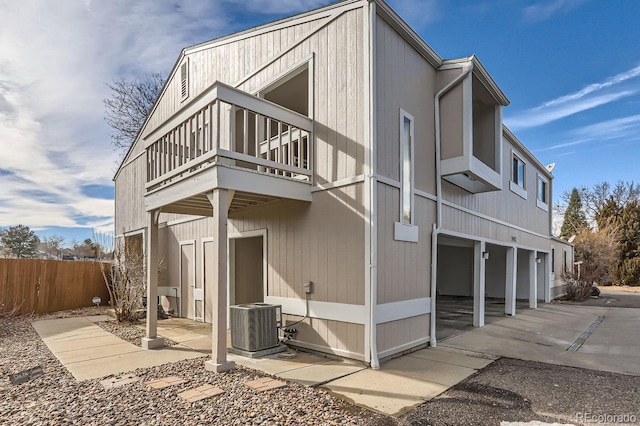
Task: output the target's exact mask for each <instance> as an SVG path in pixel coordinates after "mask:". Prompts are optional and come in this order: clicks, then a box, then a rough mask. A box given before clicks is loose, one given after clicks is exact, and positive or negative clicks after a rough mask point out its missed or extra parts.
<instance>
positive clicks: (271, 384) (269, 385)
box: [244, 377, 287, 392]
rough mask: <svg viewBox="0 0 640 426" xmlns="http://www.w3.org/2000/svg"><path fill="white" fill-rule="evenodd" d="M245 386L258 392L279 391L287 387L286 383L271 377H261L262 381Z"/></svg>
mask: <svg viewBox="0 0 640 426" xmlns="http://www.w3.org/2000/svg"><path fill="white" fill-rule="evenodd" d="M244 384H245V385H247V386H249V387H250V388H251V389H254V390H257V391H258V392H265V391H268V390H272V389H278V388H282V387H284V386H286V385H287V384H286V383H285V382H281V381H280V380H276V379H272V378H270V377H261V378H260V379H256V380H250V381H248V382H244Z"/></svg>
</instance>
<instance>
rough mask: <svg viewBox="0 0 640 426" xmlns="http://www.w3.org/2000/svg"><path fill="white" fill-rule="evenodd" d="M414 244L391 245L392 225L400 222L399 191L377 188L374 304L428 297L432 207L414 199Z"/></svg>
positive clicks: (426, 201) (433, 205)
mask: <svg viewBox="0 0 640 426" xmlns="http://www.w3.org/2000/svg"><path fill="white" fill-rule="evenodd" d="M414 208H415V221H416V223H415V225H416V226H418V228H419V236H418V242H417V243H410V242H405V241H395V240H394V238H393V232H394V230H393V226H394V222H398V221H399V220H400V190H399V189H398V188H394V187H391V186H388V185H385V184H381V183H379V184H378V205H377V209H378V268H377V269H378V294H377V295H378V304H383V303H390V302H399V301H402V300H411V299H419V298H423V297H429V296H430V295H431V284H430V276H431V275H430V274H431V267H430V264H431V225H432V223H433V218H434V217H435V203H434V202H433V201H431V200H427V199H424V198H422V197H415V205H414Z"/></svg>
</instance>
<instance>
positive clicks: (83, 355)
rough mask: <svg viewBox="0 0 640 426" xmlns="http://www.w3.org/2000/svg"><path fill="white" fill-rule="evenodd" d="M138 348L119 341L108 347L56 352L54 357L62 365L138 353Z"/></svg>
mask: <svg viewBox="0 0 640 426" xmlns="http://www.w3.org/2000/svg"><path fill="white" fill-rule="evenodd" d="M118 340H119V339H118ZM139 350H140V348H138V347H136V346H134V345H132V344H130V343H127V342H125V341H123V340H120V343H111V344H109V345H102V346H91V347H88V348H76V349H73V350H64V351H56V356H57V357H58V359H59V360H60V362H61V363H62V364H64V365H67V364H72V363H75V362H82V361H89V360H93V359H101V358H109V357H111V356H115V355H124V354H128V353H135V352H139Z"/></svg>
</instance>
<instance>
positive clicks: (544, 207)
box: [536, 173, 549, 212]
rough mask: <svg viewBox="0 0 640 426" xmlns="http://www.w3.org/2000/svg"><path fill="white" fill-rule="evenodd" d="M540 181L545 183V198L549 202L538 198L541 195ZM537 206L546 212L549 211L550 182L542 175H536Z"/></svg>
mask: <svg viewBox="0 0 640 426" xmlns="http://www.w3.org/2000/svg"><path fill="white" fill-rule="evenodd" d="M540 181H542V182H544V185H545V190H544V192H545V194H544V196H545V198H546V199H547V202H544V201H542V200H541V199H540V198H539V197H538V196H539V195H540ZM536 206H538V208H539V209H542V210H544V211H545V212H548V211H549V181H548V180H547V179H545V178H544V177H543V176H542V175H541V174H540V173H537V174H536Z"/></svg>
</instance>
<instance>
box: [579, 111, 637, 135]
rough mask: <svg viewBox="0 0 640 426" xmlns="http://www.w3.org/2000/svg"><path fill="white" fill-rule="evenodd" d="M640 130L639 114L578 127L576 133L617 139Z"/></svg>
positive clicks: (635, 133)
mask: <svg viewBox="0 0 640 426" xmlns="http://www.w3.org/2000/svg"><path fill="white" fill-rule="evenodd" d="M639 130H640V114H637V115H630V116H628V117H621V118H615V119H612V120H606V121H601V122H599V123H594V124H589V125H588V126H584V127H581V128H579V129H576V130H575V133H577V134H580V135H589V136H591V137H600V138H602V137H604V138H609V139H614V138H616V139H617V138H623V137H627V136H629V135H637V134H638V131H639ZM634 139H635V138H634Z"/></svg>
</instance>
